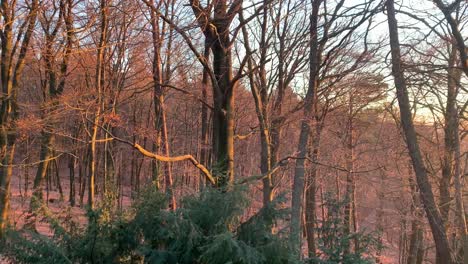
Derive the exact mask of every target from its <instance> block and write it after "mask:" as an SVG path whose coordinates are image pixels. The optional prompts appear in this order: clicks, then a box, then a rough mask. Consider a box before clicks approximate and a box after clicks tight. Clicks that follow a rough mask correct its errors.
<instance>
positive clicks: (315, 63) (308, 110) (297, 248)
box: [290, 0, 321, 259]
mask: <svg viewBox="0 0 468 264" xmlns="http://www.w3.org/2000/svg"><path fill="white" fill-rule="evenodd" d="M320 4H321V0H314V1H313V2H312V14H311V16H310V29H309V35H310V38H311V41H310V51H309V57H310V58H309V59H310V62H309V63H310V66H309V67H310V68H309V71H310V72H309V87H308V90H307V94H306V97H305V99H304V113H303V120H302V121H301V132H300V134H299V143H298V148H297V152H298V155H297V157H298V159H297V161H296V167H295V169H294V180H293V187H292V205H291V233H290V246H291V251H292V255H293V256H294V257H295V258H297V259H299V258H300V256H301V233H302V232H301V215H302V213H301V212H302V201H303V194H304V174H305V168H304V163H305V159H306V154H307V146H308V142H309V135H310V129H311V124H310V122H311V120H310V118H311V116H313V105H314V101H315V100H316V98H317V88H318V75H319V67H320V61H319V49H318V13H319V8H320Z"/></svg>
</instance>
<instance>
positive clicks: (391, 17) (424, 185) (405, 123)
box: [386, 0, 453, 264]
mask: <svg viewBox="0 0 468 264" xmlns="http://www.w3.org/2000/svg"><path fill="white" fill-rule="evenodd" d="M386 6H387V16H388V26H389V32H390V47H391V55H392V74H393V77H394V82H395V87H396V90H397V99H398V104H399V106H400V118H401V125H402V129H403V132H404V135H405V139H406V144H407V147H408V151H409V155H410V157H411V160H412V164H413V169H414V172H415V174H416V181H417V184H418V187H419V190H420V195H421V201H422V204H423V206H424V209H425V212H426V216H427V218H428V220H429V225H430V227H431V231H432V235H433V237H434V241H435V244H436V255H437V257H436V263H439V264H442V263H446V264H450V263H452V262H453V259H452V256H451V253H450V246H449V243H448V239H447V235H446V230H445V226H444V224H443V220H442V217H441V215H440V213H439V211H438V210H437V206H436V203H435V200H434V194H433V192H432V187H431V184H430V182H429V179H428V175H427V171H426V168H425V165H424V161H423V159H422V156H421V151H420V148H419V144H418V140H417V137H416V131H415V128H414V124H413V119H412V114H411V109H410V102H409V97H408V90H407V87H406V80H405V77H404V70H403V65H402V61H401V54H400V42H399V39H398V26H397V20H396V15H395V8H394V1H393V0H387V3H386Z"/></svg>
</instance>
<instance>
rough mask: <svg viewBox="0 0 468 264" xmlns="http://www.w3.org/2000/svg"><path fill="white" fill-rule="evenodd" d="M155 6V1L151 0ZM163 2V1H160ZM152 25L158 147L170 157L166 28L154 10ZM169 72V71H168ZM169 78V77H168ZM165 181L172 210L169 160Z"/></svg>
mask: <svg viewBox="0 0 468 264" xmlns="http://www.w3.org/2000/svg"><path fill="white" fill-rule="evenodd" d="M151 4H152V5H153V6H154V2H153V1H151ZM160 4H161V3H160ZM151 27H152V38H153V39H152V41H153V43H152V44H153V52H154V55H153V56H154V57H153V82H154V94H153V96H154V98H153V99H154V113H155V128H156V131H157V132H156V133H158V135H157V142H156V148H157V150H156V151H157V152H162V153H163V154H164V156H167V157H169V156H170V151H169V142H168V134H167V122H166V111H165V105H164V87H163V85H164V80H163V70H162V61H161V47H162V40H163V38H164V33H165V32H164V29H163V30H162V31H161V30H160V26H159V17H158V15H157V14H156V13H155V12H154V11H153V10H152V12H151ZM166 74H169V73H166ZM166 79H168V78H166ZM163 166H164V183H165V191H166V193H167V195H168V196H169V199H170V204H169V207H170V208H171V209H172V210H175V209H176V208H177V205H176V200H175V196H174V194H173V191H174V190H173V178H172V170H171V164H170V163H169V162H165V163H164V165H163Z"/></svg>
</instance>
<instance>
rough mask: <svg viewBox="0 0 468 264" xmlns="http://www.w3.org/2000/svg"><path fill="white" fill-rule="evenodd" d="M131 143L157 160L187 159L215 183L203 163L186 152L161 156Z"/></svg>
mask: <svg viewBox="0 0 468 264" xmlns="http://www.w3.org/2000/svg"><path fill="white" fill-rule="evenodd" d="M116 140H117V139H116ZM118 141H120V140H118ZM121 142H122V141H121ZM124 142H125V143H127V144H128V143H130V142H126V141H124ZM130 144H131V143H130ZM131 145H132V147H134V148H135V149H136V150H138V151H139V152H140V153H141V154H143V155H144V156H146V157H148V158H153V159H156V160H159V161H164V162H177V161H184V160H188V161H190V162H191V163H192V164H193V165H194V166H195V167H197V168H198V169H199V170H200V171H201V172H202V173H203V174H204V175H205V176H206V179H207V180H208V181H210V183H211V184H213V185H216V180H215V179H214V178H213V175H211V173H210V171H209V170H208V169H207V168H206V167H205V166H204V165H203V164H201V163H200V162H198V161H197V160H196V159H195V158H194V157H193V156H192V155H189V154H187V155H181V156H175V157H167V156H161V155H158V154H156V153H153V152H151V151H148V150H146V149H145V148H143V147H142V146H141V145H139V144H138V143H133V144H131Z"/></svg>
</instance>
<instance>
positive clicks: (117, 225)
mask: <svg viewBox="0 0 468 264" xmlns="http://www.w3.org/2000/svg"><path fill="white" fill-rule="evenodd" d="M167 202H168V200H167V197H166V196H165V195H164V194H162V193H160V192H158V191H156V190H154V189H148V190H146V191H145V192H144V193H143V194H142V195H141V196H140V197H139V198H138V200H137V201H136V202H135V205H134V207H133V208H132V209H131V210H129V212H126V214H122V215H118V216H115V217H113V218H112V219H109V218H108V217H103V216H102V211H101V210H96V211H90V212H89V213H88V219H89V223H88V225H87V227H86V228H83V229H80V228H78V227H77V225H76V224H70V223H63V222H60V221H58V220H56V219H53V218H50V222H51V225H52V227H53V229H54V231H55V233H54V235H53V237H51V238H48V237H45V236H42V235H39V234H35V233H32V232H28V231H21V232H20V231H10V232H9V236H8V237H9V238H8V240H7V242H6V247H5V249H4V252H5V254H7V255H8V256H9V257H10V258H12V259H14V260H15V261H16V262H18V263H155V264H157V263H161V264H163V263H187V264H188V263H200V264H202V263H210V264H218V263H219V264H225V263H232V264H261V263H273V264H276V263H278V264H280V263H290V262H289V261H290V256H289V254H288V247H287V243H286V241H287V240H286V236H284V235H283V234H281V233H278V234H273V233H272V232H271V230H272V228H274V227H275V225H276V223H277V222H278V220H280V219H282V217H283V216H284V215H285V212H284V211H283V210H279V209H277V208H276V207H277V205H278V203H280V202H281V201H280V200H278V201H275V202H274V203H272V205H271V206H270V207H267V208H264V209H262V210H261V211H260V212H258V213H257V214H256V215H254V216H253V217H251V218H250V219H248V220H247V221H244V222H242V221H241V218H242V216H244V214H245V210H246V208H247V207H248V206H249V203H248V199H246V192H245V190H244V189H242V188H239V189H236V190H234V191H230V192H222V191H219V190H214V189H207V190H206V191H204V192H202V193H200V194H197V195H194V196H190V197H187V198H185V199H183V201H182V203H181V207H180V208H179V209H177V210H176V211H174V212H173V211H169V210H167ZM65 226H66V227H65Z"/></svg>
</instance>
